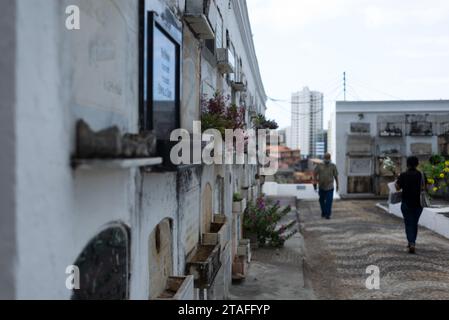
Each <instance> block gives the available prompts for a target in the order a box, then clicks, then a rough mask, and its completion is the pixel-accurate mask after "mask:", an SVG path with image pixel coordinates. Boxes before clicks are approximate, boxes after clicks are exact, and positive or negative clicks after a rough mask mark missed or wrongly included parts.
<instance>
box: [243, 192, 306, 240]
mask: <svg viewBox="0 0 449 320" xmlns="http://www.w3.org/2000/svg"><path fill="white" fill-rule="evenodd" d="M291 210H292V208H291V207H290V206H288V207H286V208H284V209H281V207H280V203H279V202H276V203H274V204H273V203H272V202H270V201H267V200H265V198H264V197H259V198H257V200H256V202H255V203H253V202H250V203H249V204H248V207H247V209H246V210H245V214H244V216H243V228H244V229H245V231H246V232H248V233H251V234H254V235H255V236H256V237H257V242H258V244H259V245H260V246H266V245H267V244H268V245H269V246H271V247H275V248H280V247H282V246H283V245H284V243H285V241H287V240H288V239H290V238H292V237H293V236H294V235H295V234H296V233H298V230H297V228H295V226H296V225H297V222H296V221H292V222H291V223H288V224H286V225H282V226H280V227H279V223H280V221H281V220H282V218H284V217H285V216H286V215H287V214H288V213H290V212H291Z"/></svg>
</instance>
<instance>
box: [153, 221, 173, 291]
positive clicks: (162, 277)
mask: <svg viewBox="0 0 449 320" xmlns="http://www.w3.org/2000/svg"><path fill="white" fill-rule="evenodd" d="M148 247H149V271H150V299H155V298H158V297H159V296H160V295H161V294H162V293H163V292H164V290H165V289H166V285H167V281H168V278H169V277H171V276H173V232H172V223H171V220H170V219H165V220H163V221H162V222H161V223H159V224H158V225H157V226H156V228H155V229H154V230H153V232H152V233H151V234H150V237H149V240H148Z"/></svg>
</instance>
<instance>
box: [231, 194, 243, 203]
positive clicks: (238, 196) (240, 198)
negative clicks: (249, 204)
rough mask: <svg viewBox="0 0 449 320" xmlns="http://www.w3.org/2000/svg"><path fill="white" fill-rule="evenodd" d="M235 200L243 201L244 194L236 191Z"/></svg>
mask: <svg viewBox="0 0 449 320" xmlns="http://www.w3.org/2000/svg"><path fill="white" fill-rule="evenodd" d="M233 201H234V202H240V201H243V197H242V195H241V194H240V193H234V196H233Z"/></svg>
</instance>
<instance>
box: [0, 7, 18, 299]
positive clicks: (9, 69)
mask: <svg viewBox="0 0 449 320" xmlns="http://www.w3.org/2000/svg"><path fill="white" fill-rule="evenodd" d="M0 52H1V55H0V270H1V272H0V300H3V299H14V298H15V296H16V292H15V263H16V236H15V232H16V226H15V225H16V222H15V221H16V204H15V186H16V150H15V149H16V148H15V147H16V135H15V122H16V120H15V98H16V97H15V94H16V93H15V67H16V63H15V59H16V1H14V0H8V1H2V3H1V5H0Z"/></svg>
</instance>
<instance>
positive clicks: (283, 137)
mask: <svg viewBox="0 0 449 320" xmlns="http://www.w3.org/2000/svg"><path fill="white" fill-rule="evenodd" d="M278 135H279V145H280V146H284V147H286V146H287V130H286V129H281V130H278Z"/></svg>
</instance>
